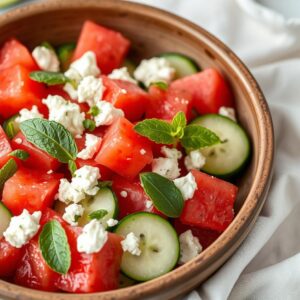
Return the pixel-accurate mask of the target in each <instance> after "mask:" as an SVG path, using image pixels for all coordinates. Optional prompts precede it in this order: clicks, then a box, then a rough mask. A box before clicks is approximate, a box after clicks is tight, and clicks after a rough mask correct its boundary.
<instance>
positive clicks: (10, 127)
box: [3, 114, 20, 139]
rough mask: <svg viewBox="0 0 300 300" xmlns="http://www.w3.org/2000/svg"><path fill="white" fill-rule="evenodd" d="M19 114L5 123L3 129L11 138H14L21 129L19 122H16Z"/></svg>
mask: <svg viewBox="0 0 300 300" xmlns="http://www.w3.org/2000/svg"><path fill="white" fill-rule="evenodd" d="M18 116H19V115H18V114H17V115H14V116H12V117H10V118H9V119H7V120H6V121H5V122H4V123H3V130H4V132H5V133H6V135H7V137H8V138H9V139H12V138H14V137H15V135H16V134H17V133H18V132H19V131H20V127H19V123H18V122H16V118H17V117H18Z"/></svg>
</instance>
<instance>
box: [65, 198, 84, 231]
mask: <svg viewBox="0 0 300 300" xmlns="http://www.w3.org/2000/svg"><path fill="white" fill-rule="evenodd" d="M83 213H84V208H83V206H82V205H80V204H76V203H73V204H71V205H69V206H67V207H66V208H65V213H64V214H63V217H62V218H63V219H64V220H65V221H66V222H67V223H69V224H70V225H71V226H77V225H78V219H79V218H80V217H81V216H82V215H83Z"/></svg>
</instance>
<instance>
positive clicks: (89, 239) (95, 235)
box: [77, 219, 108, 254]
mask: <svg viewBox="0 0 300 300" xmlns="http://www.w3.org/2000/svg"><path fill="white" fill-rule="evenodd" d="M107 239H108V233H107V231H105V228H104V227H103V225H102V224H101V223H100V222H99V221H98V220H96V219H93V220H92V221H91V222H89V223H88V224H86V225H85V226H84V227H83V229H82V233H81V234H80V235H79V236H78V238H77V250H78V252H80V253H86V254H91V253H96V252H99V251H100V250H101V249H102V247H103V246H104V245H105V243H106V241H107Z"/></svg>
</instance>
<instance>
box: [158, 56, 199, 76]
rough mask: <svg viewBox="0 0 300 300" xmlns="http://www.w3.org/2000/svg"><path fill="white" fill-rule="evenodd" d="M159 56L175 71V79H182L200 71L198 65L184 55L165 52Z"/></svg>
mask: <svg viewBox="0 0 300 300" xmlns="http://www.w3.org/2000/svg"><path fill="white" fill-rule="evenodd" d="M159 56H160V57H164V58H165V59H166V60H168V61H169V63H170V64H171V66H172V67H173V68H174V69H175V70H176V78H182V77H185V76H188V75H192V74H195V73H197V72H199V71H200V67H199V65H198V64H197V63H196V62H195V61H194V60H193V59H192V58H190V57H188V56H186V55H184V54H180V53H175V52H166V53H162V54H160V55H159Z"/></svg>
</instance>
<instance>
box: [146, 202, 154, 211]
mask: <svg viewBox="0 0 300 300" xmlns="http://www.w3.org/2000/svg"><path fill="white" fill-rule="evenodd" d="M152 207H153V202H152V201H151V200H147V201H146V208H147V209H149V210H150V209H152Z"/></svg>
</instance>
